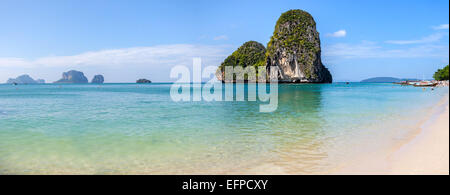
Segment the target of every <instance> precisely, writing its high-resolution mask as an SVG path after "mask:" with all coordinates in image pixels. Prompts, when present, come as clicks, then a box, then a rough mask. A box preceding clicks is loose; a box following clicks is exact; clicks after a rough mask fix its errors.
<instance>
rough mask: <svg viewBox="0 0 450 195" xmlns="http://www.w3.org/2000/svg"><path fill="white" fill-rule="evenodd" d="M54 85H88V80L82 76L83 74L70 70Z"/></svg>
mask: <svg viewBox="0 0 450 195" xmlns="http://www.w3.org/2000/svg"><path fill="white" fill-rule="evenodd" d="M55 83H88V79H87V78H86V77H85V76H84V74H83V72H80V71H76V70H71V71H69V72H65V73H63V75H62V79H60V80H58V81H56V82H55Z"/></svg>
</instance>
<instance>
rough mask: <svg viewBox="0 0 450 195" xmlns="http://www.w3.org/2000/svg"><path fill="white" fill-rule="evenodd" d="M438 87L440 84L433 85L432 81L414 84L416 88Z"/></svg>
mask: <svg viewBox="0 0 450 195" xmlns="http://www.w3.org/2000/svg"><path fill="white" fill-rule="evenodd" d="M437 85H438V83H433V82H430V81H422V82H418V83H414V84H413V86H414V87H436V86H437Z"/></svg>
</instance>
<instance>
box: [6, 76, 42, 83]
mask: <svg viewBox="0 0 450 195" xmlns="http://www.w3.org/2000/svg"><path fill="white" fill-rule="evenodd" d="M6 83H8V84H41V83H45V80H44V79H36V80H34V79H33V78H31V77H30V76H29V75H27V74H24V75H21V76H18V77H17V78H15V79H14V78H10V79H8V81H6Z"/></svg>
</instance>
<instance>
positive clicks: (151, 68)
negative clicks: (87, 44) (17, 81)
mask: <svg viewBox="0 0 450 195" xmlns="http://www.w3.org/2000/svg"><path fill="white" fill-rule="evenodd" d="M231 48H232V47H231V46H229V45H219V46H217V45H190V44H175V45H159V46H152V47H133V48H122V49H110V50H100V51H91V52H85V53H81V54H77V55H71V56H51V57H41V58H37V59H33V60H29V59H23V58H0V79H3V80H5V79H7V77H16V76H17V75H14V74H23V73H32V72H41V73H42V74H40V75H48V74H50V73H48V72H49V71H51V70H52V71H61V70H66V71H67V70H69V69H79V70H81V71H83V70H85V71H86V72H88V73H89V71H87V70H95V71H100V72H103V71H112V70H114V74H117V75H120V74H124V75H125V74H127V72H137V71H141V72H142V71H145V72H148V73H157V72H159V75H158V76H160V77H161V78H162V77H165V78H166V79H165V81H167V78H168V77H169V72H170V71H168V70H170V68H171V67H174V66H176V65H186V66H188V67H190V66H192V58H193V57H201V58H202V61H203V64H204V66H218V65H220V63H221V61H222V60H223V58H224V57H226V55H228V53H229V51H230V49H231ZM2 69H3V70H8V71H2ZM24 71H26V72H24ZM86 72H85V73H86ZM116 72H117V73H116ZM162 72H164V73H165V75H162V74H161V73H162ZM6 73H8V74H6ZM92 74H94V73H92ZM133 74H134V75H132V76H133V78H132V79H134V77H135V76H136V75H135V73H133ZM129 75H131V73H129ZM51 76H52V77H51V78H49V77H47V78H45V77H44V76H41V77H40V78H43V77H44V78H45V79H46V80H56V79H57V77H59V76H60V72H58V73H52V75H51ZM130 78H131V76H130ZM116 81H124V80H123V79H120V78H118V79H116Z"/></svg>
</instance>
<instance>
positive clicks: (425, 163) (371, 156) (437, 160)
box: [228, 94, 449, 175]
mask: <svg viewBox="0 0 450 195" xmlns="http://www.w3.org/2000/svg"><path fill="white" fill-rule="evenodd" d="M427 116H428V117H429V118H425V119H424V120H423V121H420V122H418V124H417V129H416V130H414V131H412V132H411V133H410V135H408V136H406V137H405V138H402V139H398V138H392V139H395V140H397V141H396V143H395V144H394V145H393V146H392V147H390V148H388V149H387V150H379V151H375V152H370V153H368V154H366V155H363V156H359V157H358V158H356V159H349V161H347V162H346V163H344V164H343V165H340V166H338V167H335V168H333V169H331V170H328V171H326V170H324V171H323V172H320V173H313V174H337V175H367V174H373V175H448V174H449V95H448V94H447V95H446V96H445V97H444V98H442V99H441V100H440V101H439V102H437V103H436V106H435V107H434V108H433V109H432V111H431V114H430V115H427ZM228 174H271V175H286V174H298V173H292V172H288V171H286V169H285V168H284V167H283V166H279V165H276V164H275V163H266V164H263V165H259V166H255V167H252V168H249V169H247V170H239V171H234V172H231V173H228Z"/></svg>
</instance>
